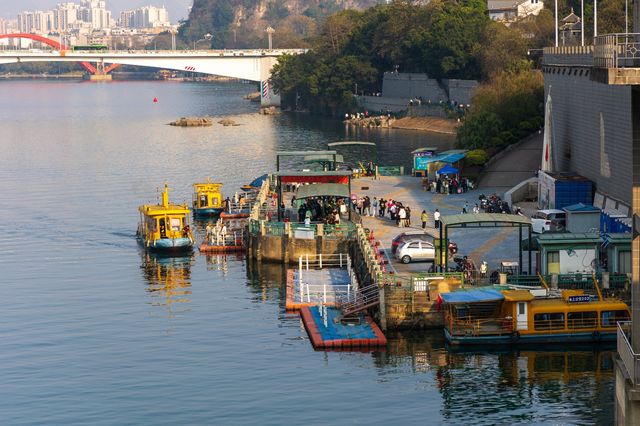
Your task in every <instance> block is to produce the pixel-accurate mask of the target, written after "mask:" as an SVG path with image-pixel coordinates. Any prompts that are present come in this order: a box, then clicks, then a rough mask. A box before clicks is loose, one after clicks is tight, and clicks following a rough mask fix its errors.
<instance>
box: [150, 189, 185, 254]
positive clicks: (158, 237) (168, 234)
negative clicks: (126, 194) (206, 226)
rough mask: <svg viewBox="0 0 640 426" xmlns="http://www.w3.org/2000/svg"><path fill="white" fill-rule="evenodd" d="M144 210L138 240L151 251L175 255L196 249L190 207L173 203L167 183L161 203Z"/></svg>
mask: <svg viewBox="0 0 640 426" xmlns="http://www.w3.org/2000/svg"><path fill="white" fill-rule="evenodd" d="M138 210H139V211H140V223H139V225H138V232H137V236H138V240H139V241H140V243H141V244H143V245H144V247H145V248H147V249H149V250H151V251H157V252H165V253H174V252H184V251H190V250H192V249H193V245H194V241H195V240H194V238H193V234H192V233H191V226H190V224H189V219H190V213H191V212H190V210H189V207H188V206H187V204H171V203H169V188H168V186H167V185H166V184H165V186H164V189H163V191H162V195H161V203H160V204H144V205H142V206H140V208H139V209H138Z"/></svg>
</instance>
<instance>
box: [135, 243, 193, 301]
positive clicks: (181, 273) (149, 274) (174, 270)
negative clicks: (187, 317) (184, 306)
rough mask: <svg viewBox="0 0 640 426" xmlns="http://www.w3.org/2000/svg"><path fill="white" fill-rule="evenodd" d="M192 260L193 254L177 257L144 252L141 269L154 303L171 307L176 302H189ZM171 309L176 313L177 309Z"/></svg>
mask: <svg viewBox="0 0 640 426" xmlns="http://www.w3.org/2000/svg"><path fill="white" fill-rule="evenodd" d="M192 262H193V256H192V255H191V256H183V257H175V256H166V255H164V256H163V255H159V254H154V253H148V252H143V253H142V264H141V265H140V269H141V270H142V273H143V275H144V278H145V280H146V282H147V291H148V292H149V294H150V295H151V304H152V305H154V306H167V307H168V308H171V307H172V305H174V304H176V303H188V302H189V295H190V294H191V264H192ZM170 311H171V312H173V313H176V311H175V310H171V309H170Z"/></svg>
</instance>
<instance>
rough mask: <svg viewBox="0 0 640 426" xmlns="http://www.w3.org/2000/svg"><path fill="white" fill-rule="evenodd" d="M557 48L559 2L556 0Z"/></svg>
mask: <svg viewBox="0 0 640 426" xmlns="http://www.w3.org/2000/svg"><path fill="white" fill-rule="evenodd" d="M556 47H558V0H556Z"/></svg>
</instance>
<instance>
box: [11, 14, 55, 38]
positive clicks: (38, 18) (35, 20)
mask: <svg viewBox="0 0 640 426" xmlns="http://www.w3.org/2000/svg"><path fill="white" fill-rule="evenodd" d="M17 23H18V31H20V32H23V33H37V34H48V33H49V32H50V31H52V30H53V29H54V20H53V11H50V10H48V11H44V12H43V11H40V10H36V11H34V12H22V13H21V14H19V15H18V21H17Z"/></svg>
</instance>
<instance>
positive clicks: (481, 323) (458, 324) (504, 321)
mask: <svg viewBox="0 0 640 426" xmlns="http://www.w3.org/2000/svg"><path fill="white" fill-rule="evenodd" d="M447 323H448V325H449V331H450V332H451V333H461V332H467V331H469V332H472V333H474V334H482V333H490V334H508V333H512V332H513V330H514V323H513V318H510V317H492V318H483V319H479V318H458V319H454V318H452V317H450V316H448V318H447ZM489 326H492V327H489ZM496 326H499V328H497V327H496Z"/></svg>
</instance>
